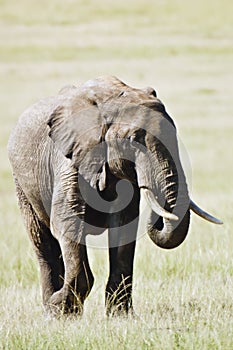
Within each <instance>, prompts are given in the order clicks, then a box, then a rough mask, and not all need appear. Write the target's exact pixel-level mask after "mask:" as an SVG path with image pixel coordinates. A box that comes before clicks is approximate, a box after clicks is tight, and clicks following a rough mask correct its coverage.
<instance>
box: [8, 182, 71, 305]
mask: <svg viewBox="0 0 233 350" xmlns="http://www.w3.org/2000/svg"><path fill="white" fill-rule="evenodd" d="M15 183H16V193H17V197H18V201H19V207H20V210H21V213H22V216H23V219H24V223H25V226H26V229H27V232H28V234H29V237H30V240H31V241H32V244H33V248H34V251H35V253H36V256H37V258H38V261H39V265H40V273H41V283H42V297H43V303H44V305H45V307H47V303H48V300H49V298H50V297H51V295H52V294H53V293H55V292H56V291H58V290H59V289H60V288H61V287H62V285H63V283H64V263H63V259H62V254H61V248H60V245H59V243H58V241H57V240H56V239H55V238H54V237H53V236H52V234H51V231H50V229H49V227H47V226H46V225H45V224H44V223H43V222H42V221H40V220H39V218H38V216H37V214H36V213H35V211H34V209H33V207H32V205H31V204H30V202H29V201H28V199H27V197H26V195H25V194H24V192H23V190H22V188H21V187H20V185H19V183H18V181H17V179H15Z"/></svg>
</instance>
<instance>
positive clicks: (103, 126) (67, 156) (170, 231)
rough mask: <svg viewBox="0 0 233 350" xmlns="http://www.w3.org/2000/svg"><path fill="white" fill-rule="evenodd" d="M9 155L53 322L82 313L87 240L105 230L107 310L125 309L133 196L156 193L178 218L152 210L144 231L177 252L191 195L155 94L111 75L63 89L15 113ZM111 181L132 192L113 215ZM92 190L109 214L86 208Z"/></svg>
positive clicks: (134, 221) (88, 284)
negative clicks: (126, 185)
mask: <svg viewBox="0 0 233 350" xmlns="http://www.w3.org/2000/svg"><path fill="white" fill-rule="evenodd" d="M119 140H124V142H126V141H127V142H126V145H125V144H124V145H123V146H122V145H120V143H119ZM137 146H139V149H138V148H137ZM140 147H142V150H141V151H140ZM145 149H146V150H148V152H149V156H148V157H147V156H145ZM8 150H9V158H10V161H11V164H12V168H13V176H14V180H15V184H16V190H17V196H18V200H19V205H20V209H21V212H22V215H23V217H24V221H25V225H26V228H27V231H28V233H29V236H30V239H31V241H32V244H33V247H34V250H35V253H36V255H37V257H38V261H39V265H40V271H41V283H42V294H43V303H44V306H45V308H46V310H48V311H50V312H51V313H52V314H55V315H58V316H59V315H60V314H64V313H65V314H70V313H78V314H80V313H82V310H83V303H84V300H85V298H86V297H87V296H88V294H89V293H90V290H91V288H92V285H93V282H94V278H93V274H92V272H91V269H90V266H89V263H88V257H87V251H86V245H85V243H86V236H87V234H100V233H102V232H103V231H104V230H105V229H108V231H109V263H110V269H109V279H108V283H107V286H106V307H107V313H108V314H112V313H115V312H116V313H118V312H128V311H129V310H130V309H132V297H131V292H132V278H133V260H134V250H135V240H136V232H137V225H138V216H139V203H140V191H147V192H146V193H147V194H150V195H151V196H152V197H153V196H154V197H156V198H157V201H158V202H159V204H160V205H161V207H163V208H165V210H166V212H167V213H174V215H176V216H177V219H178V220H176V221H175V220H172V218H170V217H166V218H164V217H163V215H162V214H161V215H162V216H161V215H160V214H159V213H160V212H156V211H155V212H154V211H153V210H152V212H151V216H150V220H149V223H148V233H149V235H150V237H151V239H152V240H153V241H154V242H155V243H156V244H157V245H158V246H160V247H162V248H168V249H170V248H174V247H176V246H178V245H179V244H180V243H182V242H183V240H184V239H185V237H186V235H187V232H188V227H189V216H190V214H189V204H190V199H189V195H188V189H187V185H186V181H185V176H184V173H183V170H182V167H181V164H180V160H179V153H178V146H177V139H176V129H175V126H174V123H173V121H172V120H171V118H170V117H169V116H168V115H167V113H166V111H165V108H164V106H163V104H162V103H161V101H160V100H158V99H157V97H156V93H155V91H154V90H153V89H152V88H148V89H145V90H139V89H133V88H131V87H129V86H127V85H125V84H124V83H122V82H121V81H119V80H118V79H116V78H114V77H107V78H98V79H96V80H93V81H89V82H87V83H86V84H84V85H81V86H80V87H78V88H76V87H74V86H71V87H67V88H64V89H63V90H61V91H60V93H59V94H58V95H57V96H55V97H51V98H48V99H45V100H42V101H39V102H38V103H37V104H35V105H34V106H32V107H31V108H29V109H28V110H26V111H25V112H24V113H23V115H22V116H21V118H20V119H19V122H18V124H17V126H16V128H15V130H14V131H13V133H12V135H11V138H10V140H9V145H8ZM125 150H126V151H125ZM124 152H126V153H127V157H125V156H124ZM120 179H121V180H122V179H123V180H127V181H128V182H130V183H131V187H132V188H133V195H132V198H131V201H130V203H128V204H127V205H126V206H125V207H124V208H123V209H122V210H117V211H116V210H113V209H114V208H113V207H114V205H113V203H115V200H116V198H117V196H118V193H117V190H116V186H117V183H118V181H119V180H120ZM96 194H97V195H98V196H99V197H98V198H100V202H101V200H103V201H104V202H105V203H106V202H107V207H108V206H109V208H113V209H112V210H102V211H101V210H100V211H99V210H98V208H96V207H95V206H92V205H91V204H90V203H89V202H90V200H92V198H94V197H95V195H96ZM85 196H86V198H84V197H85ZM148 196H149V195H148ZM148 198H149V197H148ZM118 202H119V203H121V198H119V200H118ZM97 203H99V202H98V200H97ZM122 203H123V202H122ZM152 209H153V206H152Z"/></svg>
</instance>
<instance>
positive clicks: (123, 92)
mask: <svg viewBox="0 0 233 350" xmlns="http://www.w3.org/2000/svg"><path fill="white" fill-rule="evenodd" d="M121 96H126V91H121V92H120V93H119V95H118V97H121Z"/></svg>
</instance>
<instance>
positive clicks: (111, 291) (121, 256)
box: [105, 219, 138, 315]
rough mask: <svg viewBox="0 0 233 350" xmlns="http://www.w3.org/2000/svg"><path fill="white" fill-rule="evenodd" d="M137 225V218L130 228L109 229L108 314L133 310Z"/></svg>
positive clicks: (106, 295) (106, 294) (106, 300)
mask: <svg viewBox="0 0 233 350" xmlns="http://www.w3.org/2000/svg"><path fill="white" fill-rule="evenodd" d="M126 226H127V225H126ZM137 226H138V220H137V219H135V220H134V222H133V223H131V224H130V225H129V227H128V228H127V227H126V228H125V227H124V226H122V227H118V228H112V229H109V245H110V247H109V263H110V274H109V279H108V283H107V286H106V292H105V304H106V311H107V315H115V314H120V313H122V312H123V313H128V311H129V310H133V309H132V281H133V261H134V252H135V245H136V234H137ZM127 229H130V236H129V235H127V232H126V231H125V230H127ZM124 241H126V242H127V243H124Z"/></svg>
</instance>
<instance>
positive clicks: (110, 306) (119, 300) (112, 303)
mask: <svg viewBox="0 0 233 350" xmlns="http://www.w3.org/2000/svg"><path fill="white" fill-rule="evenodd" d="M133 313H134V311H133V306H132V297H131V295H127V294H123V293H121V294H120V295H119V292H118V293H116V292H114V293H113V294H109V293H106V314H107V316H109V317H114V316H128V315H133Z"/></svg>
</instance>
